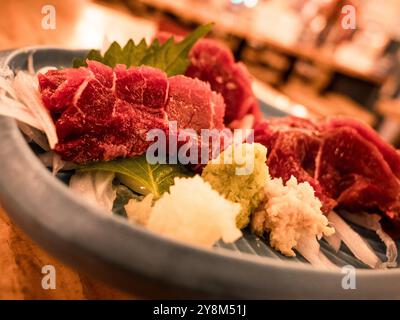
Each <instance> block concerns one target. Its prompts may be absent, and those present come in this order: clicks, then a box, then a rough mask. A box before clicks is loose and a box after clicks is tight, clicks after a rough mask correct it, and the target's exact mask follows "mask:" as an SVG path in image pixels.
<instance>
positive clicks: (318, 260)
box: [296, 237, 338, 270]
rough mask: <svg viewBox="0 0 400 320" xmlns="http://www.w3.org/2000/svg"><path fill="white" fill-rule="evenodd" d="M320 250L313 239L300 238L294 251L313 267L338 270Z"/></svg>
mask: <svg viewBox="0 0 400 320" xmlns="http://www.w3.org/2000/svg"><path fill="white" fill-rule="evenodd" d="M320 249H321V248H320V245H319V243H318V241H317V239H316V238H315V237H307V238H301V239H300V240H299V241H298V242H297V245H296V250H297V251H298V252H299V253H300V254H301V255H302V256H303V257H304V258H305V259H306V260H307V261H308V262H310V263H311V264H312V265H313V266H314V267H317V268H321V269H327V270H338V267H337V266H336V265H335V264H333V263H332V262H331V261H330V260H329V259H328V258H327V257H326V256H325V255H324V254H323V253H322V252H321V250H320Z"/></svg>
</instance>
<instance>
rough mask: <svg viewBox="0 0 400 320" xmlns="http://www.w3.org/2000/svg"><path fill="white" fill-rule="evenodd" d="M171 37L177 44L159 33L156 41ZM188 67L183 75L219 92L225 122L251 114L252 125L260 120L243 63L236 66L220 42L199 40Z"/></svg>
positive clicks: (179, 39)
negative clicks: (222, 101)
mask: <svg viewBox="0 0 400 320" xmlns="http://www.w3.org/2000/svg"><path fill="white" fill-rule="evenodd" d="M171 36H173V37H174V40H175V41H177V42H179V41H181V40H182V38H183V37H182V36H177V35H172V34H171V33H168V32H160V33H159V34H158V35H157V39H158V40H159V41H160V43H164V42H165V41H167V40H168V39H169V38H170V37H171ZM189 58H190V62H191V63H190V65H189V67H188V69H187V71H186V75H187V76H189V77H192V78H198V79H200V80H202V81H205V82H208V83H209V84H210V85H211V89H212V90H214V91H216V92H218V93H220V94H221V95H222V96H223V98H224V101H225V105H226V112H225V123H226V124H229V123H231V122H232V121H234V120H240V119H242V118H243V117H244V116H245V115H246V114H252V115H253V116H254V119H255V122H256V123H257V122H259V121H261V119H262V118H263V114H262V112H261V110H260V106H259V104H258V100H257V98H256V97H255V96H254V93H253V89H252V87H251V79H250V75H249V73H248V71H247V68H246V67H245V65H244V64H242V63H235V59H234V57H233V54H232V52H231V51H230V50H229V49H228V48H226V47H225V46H224V45H222V44H221V43H220V42H218V41H215V40H212V39H200V40H199V41H197V43H196V44H195V45H194V47H193V48H192V50H191V51H190V54H189Z"/></svg>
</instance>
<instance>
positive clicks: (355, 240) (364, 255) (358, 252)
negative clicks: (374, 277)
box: [328, 211, 382, 269]
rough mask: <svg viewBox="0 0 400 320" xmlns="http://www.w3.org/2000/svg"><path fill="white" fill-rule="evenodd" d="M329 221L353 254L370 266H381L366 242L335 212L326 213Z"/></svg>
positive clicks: (380, 262)
mask: <svg viewBox="0 0 400 320" xmlns="http://www.w3.org/2000/svg"><path fill="white" fill-rule="evenodd" d="M328 219H329V222H331V224H332V225H333V226H334V228H335V230H336V233H337V235H338V236H339V237H340V239H341V240H342V241H343V242H344V243H345V244H346V246H347V247H348V248H349V249H350V251H351V252H352V253H353V254H354V256H355V257H356V258H357V259H359V260H360V261H362V262H363V263H365V264H366V265H368V266H370V267H371V268H374V269H376V268H382V261H381V260H380V259H379V258H378V256H377V255H376V254H375V252H374V251H373V250H372V249H371V247H370V246H369V245H368V243H367V242H365V240H364V239H363V238H362V237H361V236H360V235H359V234H358V233H357V232H355V231H354V230H353V229H352V228H351V227H350V226H349V225H348V224H347V223H346V222H345V221H344V220H343V219H342V218H341V217H340V216H339V215H338V214H337V213H336V212H334V211H331V212H330V213H329V215H328Z"/></svg>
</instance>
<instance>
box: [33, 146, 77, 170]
mask: <svg viewBox="0 0 400 320" xmlns="http://www.w3.org/2000/svg"><path fill="white" fill-rule="evenodd" d="M38 158H39V160H40V161H41V162H42V164H43V165H44V166H45V167H46V168H52V171H53V173H57V172H59V171H60V170H61V169H60V166H61V165H62V170H75V169H77V168H78V165H77V164H75V163H73V162H67V161H63V160H61V162H60V163H58V161H59V160H58V159H59V156H58V155H57V154H56V153H55V152H53V151H47V152H45V153H42V154H39V155H38ZM55 158H56V159H55Z"/></svg>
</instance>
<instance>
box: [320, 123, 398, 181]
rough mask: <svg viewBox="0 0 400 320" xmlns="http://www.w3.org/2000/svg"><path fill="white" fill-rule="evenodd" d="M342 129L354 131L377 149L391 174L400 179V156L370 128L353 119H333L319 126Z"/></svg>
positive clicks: (325, 128)
mask: <svg viewBox="0 0 400 320" xmlns="http://www.w3.org/2000/svg"><path fill="white" fill-rule="evenodd" d="M342 127H350V128H353V129H355V130H356V131H357V132H358V134H360V135H361V136H363V137H364V138H365V139H367V140H368V141H369V142H371V143H373V144H374V145H375V146H376V147H377V148H378V149H379V151H380V153H381V154H382V155H383V157H384V158H385V160H386V162H387V163H388V164H389V166H390V168H391V169H392V171H393V173H394V174H395V175H396V176H397V178H400V156H399V153H398V151H397V150H396V149H395V148H393V146H391V145H390V144H388V143H387V142H385V141H384V140H383V139H382V138H381V137H380V136H379V134H378V133H377V132H376V131H375V130H373V129H372V128H371V127H369V126H367V125H366V124H363V123H361V122H359V121H357V120H354V119H350V118H345V117H335V118H331V119H327V120H326V121H325V122H323V123H322V125H321V130H327V129H330V128H342Z"/></svg>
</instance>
